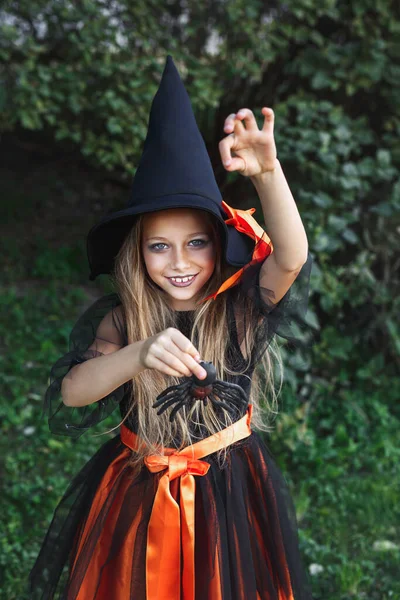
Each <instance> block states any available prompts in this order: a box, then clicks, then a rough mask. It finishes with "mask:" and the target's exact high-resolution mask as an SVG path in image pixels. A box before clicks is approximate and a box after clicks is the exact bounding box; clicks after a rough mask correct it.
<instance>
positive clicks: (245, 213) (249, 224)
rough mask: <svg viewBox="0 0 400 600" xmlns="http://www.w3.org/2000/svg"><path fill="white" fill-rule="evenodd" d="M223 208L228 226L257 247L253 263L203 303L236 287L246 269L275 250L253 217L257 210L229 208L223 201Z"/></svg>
mask: <svg viewBox="0 0 400 600" xmlns="http://www.w3.org/2000/svg"><path fill="white" fill-rule="evenodd" d="M222 207H223V209H224V210H225V212H226V213H227V214H228V215H229V218H228V219H226V220H225V223H226V225H232V226H233V227H235V229H237V231H240V232H241V233H244V234H245V235H248V236H249V237H251V238H252V239H253V240H254V242H255V246H254V250H253V255H252V258H251V261H250V262H249V263H248V264H247V265H245V266H244V267H242V268H241V269H240V270H239V271H236V273H234V274H233V275H232V276H231V277H228V279H226V281H224V282H223V284H222V285H221V286H220V287H219V288H218V290H217V291H216V292H215V293H214V294H210V295H209V296H207V297H206V298H204V299H203V300H202V302H205V301H206V300H209V299H210V298H213V299H214V300H215V298H216V297H217V296H218V294H221V293H222V292H225V291H226V290H227V289H228V288H230V287H232V286H234V285H236V284H237V283H238V282H239V281H240V279H241V277H242V275H243V272H244V270H245V268H246V267H248V266H249V265H252V264H255V263H257V262H260V261H263V260H264V259H265V258H267V256H269V255H270V254H271V252H272V251H273V249H274V247H273V245H272V242H271V240H270V238H269V237H268V235H267V234H266V233H265V231H264V229H263V228H262V227H261V225H259V224H258V223H257V221H256V220H255V219H254V218H253V217H252V216H251V215H252V214H253V213H254V212H255V210H256V209H255V208H249V209H248V210H241V209H238V208H233V207H232V206H229V204H227V203H226V202H224V200H222Z"/></svg>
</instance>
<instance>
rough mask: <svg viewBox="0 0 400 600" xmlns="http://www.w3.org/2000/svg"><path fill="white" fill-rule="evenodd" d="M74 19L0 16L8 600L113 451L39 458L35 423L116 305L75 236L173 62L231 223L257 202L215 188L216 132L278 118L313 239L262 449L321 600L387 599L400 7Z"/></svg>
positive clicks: (391, 582)
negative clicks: (293, 515)
mask: <svg viewBox="0 0 400 600" xmlns="http://www.w3.org/2000/svg"><path fill="white" fill-rule="evenodd" d="M71 4H72V5H71ZM71 4H70V3H67V2H63V1H51V2H50V1H49V2H46V1H39V0H29V1H27V0H25V1H20V2H7V3H2V5H1V8H0V61H1V64H0V83H1V87H0V127H1V132H2V134H1V167H0V175H1V205H0V222H1V225H0V234H1V235H0V257H1V258H0V260H1V264H0V267H1V289H0V292H1V295H0V298H1V300H0V302H1V306H0V308H1V310H0V348H1V352H0V361H1V363H0V393H1V404H0V419H1V438H0V450H1V462H0V475H1V478H2V481H3V486H2V493H1V496H0V506H1V513H0V514H1V517H0V526H1V535H0V581H1V582H2V583H1V588H2V592H1V594H2V595H1V598H4V599H5V600H16V599H18V600H20V599H21V598H23V597H24V591H23V590H24V585H25V582H26V578H27V574H28V571H29V569H30V567H31V566H32V564H33V562H34V560H35V558H36V555H37V553H38V550H39V546H40V543H41V540H42V538H43V536H44V534H45V531H46V529H47V527H48V525H49V522H50V520H51V516H52V511H53V510H54V507H55V505H56V503H57V502H58V501H59V499H60V497H61V495H62V493H63V491H64V490H65V488H66V486H67V484H68V481H69V480H70V479H71V477H72V476H73V475H74V474H75V473H76V472H77V471H78V469H79V468H80V467H81V466H82V465H83V464H84V463H85V462H86V461H87V460H88V459H89V458H90V457H91V456H92V454H93V453H94V451H95V450H96V448H97V447H99V446H100V445H101V444H102V443H104V441H105V439H108V437H107V436H103V437H100V438H93V437H90V435H86V436H84V437H83V438H81V439H80V440H79V441H78V442H77V443H73V442H72V441H70V440H68V439H64V438H56V437H55V436H51V435H50V434H49V432H48V428H47V423H46V421H45V419H44V418H43V417H42V415H41V405H42V401H43V395H44V392H45V389H46V386H47V377H48V373H49V369H50V366H51V365H52V364H53V363H54V362H55V360H56V359H57V358H58V357H59V356H60V355H61V354H64V353H65V352H66V351H67V345H68V335H69V332H70V330H71V327H72V325H73V324H74V322H75V321H76V319H77V317H78V316H79V315H80V314H81V312H82V311H83V309H84V308H85V307H86V306H88V305H89V304H90V303H91V302H92V301H93V300H94V299H95V298H96V297H97V296H99V295H101V294H102V293H104V291H105V290H108V289H109V282H108V280H107V278H106V277H104V276H102V277H100V278H99V280H98V281H96V282H89V281H88V265H87V262H86V255H85V235H86V233H87V231H88V229H89V227H90V226H91V225H92V224H94V223H95V222H96V221H97V220H98V219H99V217H100V216H101V215H103V214H104V213H105V212H106V211H107V210H110V209H112V208H114V209H116V208H120V207H123V206H125V204H126V202H127V198H128V193H129V185H130V182H131V180H132V176H133V174H134V172H135V165H136V164H137V162H138V159H139V158H140V154H141V150H142V144H143V141H144V137H145V135H146V131H147V119H148V114H149V110H150V104H151V100H152V98H153V96H154V93H155V92H156V90H157V87H158V84H159V81H160V77H161V73H162V70H163V67H164V64H165V59H166V56H167V54H172V56H173V58H174V61H175V63H176V65H177V67H178V69H179V71H180V73H181V76H182V79H183V80H184V82H185V85H186V87H187V90H188V92H189V95H190V98H191V100H192V105H193V109H194V112H195V115H196V119H197V121H198V124H199V128H200V130H201V132H202V134H203V137H204V139H205V142H206V144H207V148H208V151H209V154H210V158H211V160H212V164H213V167H214V170H215V175H216V178H217V181H218V184H219V185H220V189H221V192H222V194H223V197H224V199H225V200H226V201H227V202H228V203H229V204H231V205H233V206H237V207H242V208H248V207H250V206H253V205H254V206H257V196H256V193H255V190H254V188H253V186H252V184H251V182H250V181H249V180H248V179H246V178H244V177H242V176H240V175H238V174H235V173H232V174H228V173H227V172H225V170H224V169H223V167H222V164H221V160H220V156H219V150H218V142H219V141H220V139H221V138H222V137H223V136H224V135H225V134H224V132H223V123H224V120H225V118H226V117H227V116H228V114H230V113H231V112H236V111H237V110H238V109H239V108H242V107H248V108H251V109H252V110H253V111H254V113H255V115H256V118H257V120H258V122H259V124H261V122H262V118H261V113H260V110H261V108H262V106H270V107H271V108H273V110H274V111H275V119H276V121H275V137H276V143H277V149H278V158H279V160H280V162H281V164H282V167H283V170H284V173H285V175H286V177H287V179H288V182H289V185H290V187H291V189H292V192H293V195H294V197H295V199H296V202H297V204H298V207H299V210H300V214H301V216H302V219H303V222H304V224H305V227H306V231H307V234H308V240H309V247H310V251H311V253H312V254H313V257H314V267H313V275H312V282H311V288H312V289H311V296H310V309H309V313H308V320H309V324H310V339H311V340H312V344H311V346H310V349H309V350H308V351H307V352H306V353H304V352H303V353H302V354H299V353H297V352H296V353H293V352H289V351H288V349H287V348H283V349H282V352H283V354H284V362H285V367H286V369H285V373H286V383H285V387H284V389H283V392H282V395H281V398H280V402H281V405H280V414H279V415H278V417H277V419H276V423H275V424H276V429H275V432H274V433H273V434H272V435H271V436H270V438H269V440H268V443H269V445H270V446H271V448H272V450H273V452H274V454H275V456H276V457H277V459H278V462H279V464H280V466H281V468H282V470H283V472H284V474H285V476H286V478H287V480H288V482H289V484H290V487H291V490H292V493H293V497H294V500H295V503H296V509H297V515H298V520H299V527H300V541H301V550H302V553H303V556H304V560H305V563H306V565H307V567H309V566H310V565H313V564H314V565H315V564H317V565H320V566H321V569H320V572H319V573H318V574H314V575H310V578H311V581H312V586H313V591H314V595H315V599H316V600H347V599H357V600H358V599H360V600H361V599H364V598H365V599H366V600H394V599H399V598H400V584H399V578H398V566H399V558H400V551H399V548H400V541H399V529H400V528H399V523H400V519H399V513H400V510H399V502H398V500H399V491H400V490H399V481H400V479H399V459H400V449H399V446H400V445H399V421H400V403H399V396H400V378H399V363H400V325H399V319H398V315H399V263H400V257H399V254H400V253H399V247H400V245H399V234H400V219H399V207H400V178H399V165H400V145H399V134H400V119H399V112H400V110H399V97H400V61H399V58H400V44H399V41H398V40H399V33H400V18H399V12H400V9H399V6H398V3H396V2H394V1H393V2H390V1H388V0H379V1H377V0H374V1H372V0H363V1H361V0H360V1H354V0H350V1H348V0H343V1H341V2H339V1H334V0H319V1H317V0H299V1H296V2H292V1H290V0H289V1H288V2H285V3H277V2H268V3H267V2H261V1H256V0H229V2H223V1H221V0H219V1H216V0H215V1H212V0H209V1H207V2H206V1H203V0H197V1H189V2H185V3H184V2H176V1H170V2H161V1H158V0H157V1H156V0H146V1H140V2H139V1H137V2H132V1H131V0H120V1H119V2H115V3H111V2H100V0H97V1H95V0H87V1H81V2H76V3H71ZM256 214H258V215H260V213H259V212H257V213H256ZM266 228H267V231H268V224H266ZM116 422H117V421H116V420H115V419H114V424H115V423H116ZM106 425H107V426H108V425H109V427H111V426H112V425H113V419H110V421H109V422H107V424H106ZM103 429H104V427H102V426H101V427H100V428H99V431H102V430H103Z"/></svg>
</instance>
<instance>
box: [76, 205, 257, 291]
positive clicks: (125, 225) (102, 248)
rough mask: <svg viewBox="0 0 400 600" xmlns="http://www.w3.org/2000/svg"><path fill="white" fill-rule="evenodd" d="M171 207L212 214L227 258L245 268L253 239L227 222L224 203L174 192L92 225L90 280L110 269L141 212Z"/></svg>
mask: <svg viewBox="0 0 400 600" xmlns="http://www.w3.org/2000/svg"><path fill="white" fill-rule="evenodd" d="M170 208H197V209H199V210H204V211H206V212H209V213H211V214H213V215H214V216H215V217H216V218H217V220H218V221H219V223H220V224H221V226H222V231H223V233H224V240H223V245H224V248H223V250H224V255H225V258H226V261H227V262H228V263H229V264H230V265H232V266H235V267H242V266H244V265H245V264H247V263H248V262H249V261H250V260H251V257H252V253H253V250H254V241H253V240H252V239H251V238H250V237H249V236H247V235H244V234H242V233H240V232H239V231H237V230H236V229H235V228H234V227H233V226H227V225H226V223H225V221H224V218H227V215H226V214H225V212H224V210H223V208H222V206H221V207H220V206H218V205H217V204H216V203H215V202H214V201H212V200H210V199H209V198H206V197H204V196H200V195H195V194H173V195H171V196H162V197H160V198H156V199H154V198H152V200H151V202H147V203H143V204H136V205H134V206H130V207H127V208H125V209H123V210H120V211H116V212H113V213H110V214H108V215H106V216H105V217H103V219H102V220H101V221H100V223H97V224H96V225H94V226H93V227H92V228H91V230H90V231H89V233H88V236H87V242H86V247H87V256H88V261H89V266H90V279H91V280H93V279H95V278H96V277H97V276H98V275H101V274H107V273H110V272H111V269H112V267H113V263H114V259H115V257H116V255H117V254H118V251H119V250H120V248H121V245H122V243H123V241H124V239H125V237H126V236H127V235H128V233H129V231H130V230H131V228H132V227H133V225H134V223H135V220H136V218H137V217H138V216H139V215H141V214H143V213H148V212H155V211H160V210H168V209H170Z"/></svg>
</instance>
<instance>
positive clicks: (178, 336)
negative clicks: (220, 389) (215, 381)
mask: <svg viewBox="0 0 400 600" xmlns="http://www.w3.org/2000/svg"><path fill="white" fill-rule="evenodd" d="M170 339H171V342H172V343H173V344H174V345H175V346H176V347H177V351H181V352H182V353H183V356H182V355H181V356H180V358H181V360H182V361H183V362H184V363H185V364H186V365H187V367H188V368H189V369H190V370H191V373H194V374H195V375H196V377H198V378H199V379H204V378H205V377H207V372H206V371H205V369H203V367H201V366H200V365H199V364H198V363H197V362H196V358H197V357H199V359H200V355H199V352H198V350H197V349H196V348H195V347H194V346H193V344H192V342H191V341H190V340H189V339H188V338H187V337H186V336H184V335H183V333H182V332H181V331H179V329H174V330H173V331H172V333H171V337H170ZM168 347H169V346H168ZM191 357H193V359H191Z"/></svg>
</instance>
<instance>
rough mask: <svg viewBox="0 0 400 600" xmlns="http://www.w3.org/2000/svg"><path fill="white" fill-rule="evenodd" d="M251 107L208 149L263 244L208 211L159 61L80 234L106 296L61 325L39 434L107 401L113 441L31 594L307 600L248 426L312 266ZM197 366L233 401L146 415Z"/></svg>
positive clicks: (43, 558)
mask: <svg viewBox="0 0 400 600" xmlns="http://www.w3.org/2000/svg"><path fill="white" fill-rule="evenodd" d="M262 113H263V115H264V125H263V128H262V130H259V129H258V126H257V123H256V120H255V118H254V115H253V113H252V111H251V110H249V109H241V110H240V111H239V112H238V113H237V114H231V115H229V116H228V117H227V119H226V121H225V132H226V133H227V135H226V137H225V138H224V139H223V140H222V141H221V142H220V146H219V148H220V154H221V159H222V161H223V163H224V165H225V168H226V169H227V170H228V171H235V170H237V171H239V172H240V173H241V174H242V175H244V176H248V177H250V178H251V180H252V181H253V183H254V185H255V187H256V189H257V191H258V193H259V196H260V200H261V204H262V209H263V213H264V218H265V222H266V223H267V224H268V233H269V234H270V235H271V239H272V240H273V244H274V245H272V242H271V240H270V238H269V237H268V236H267V235H266V233H265V232H264V231H263V230H262V228H261V227H260V226H259V225H258V224H257V222H256V221H255V220H254V219H253V217H252V216H251V214H252V212H253V209H250V210H249V211H241V210H235V209H234V208H232V207H230V206H229V205H228V204H226V203H225V202H223V201H222V198H221V196H220V193H219V190H218V187H217V185H216V182H215V179H214V176H213V173H212V168H211V164H210V161H209V158H208V154H207V151H206V148H205V145H204V142H203V140H202V138H201V134H200V132H199V131H198V128H197V125H196V122H195V119H194V115H193V112H192V108H191V105H190V100H189V98H188V96H187V92H186V90H185V88H184V86H183V83H182V81H181V79H180V77H179V74H178V72H177V70H176V68H175V65H174V63H173V60H172V57H171V56H170V55H168V58H167V62H166V66H165V69H164V72H163V77H162V80H161V83H160V87H159V89H158V92H157V94H156V96H155V98H154V99H153V103H152V108H151V113H150V120H149V130H148V135H147V137H146V141H145V144H144V151H143V155H142V158H141V161H140V163H139V166H138V169H137V171H136V174H135V178H134V183H133V187H132V194H131V199H130V202H129V204H128V207H127V208H126V209H124V210H121V211H118V212H115V213H111V214H109V215H106V217H104V218H103V219H102V221H101V222H100V224H98V225H96V226H94V227H93V228H92V230H91V231H90V232H89V235H88V246H87V247H88V258H89V263H90V266H91V276H90V277H91V279H94V278H95V277H96V276H97V275H98V274H100V273H110V274H111V275H112V279H113V282H114V284H115V286H116V289H117V292H113V293H111V294H108V295H106V296H104V297H103V298H101V299H100V300H98V301H97V302H95V303H94V304H93V305H92V306H91V307H90V308H89V309H88V310H87V311H86V312H85V313H84V315H83V316H82V317H81V318H80V319H79V320H78V322H77V323H76V325H75V327H74V329H73V331H72V333H71V342H70V350H69V352H68V353H67V354H66V355H65V356H63V357H61V358H60V359H59V360H58V361H57V363H56V364H55V365H54V366H53V368H52V371H51V377H50V380H51V383H50V386H49V388H48V390H47V392H46V399H45V400H46V408H47V411H48V416H49V425H50V429H51V430H52V431H53V432H56V433H61V434H64V435H70V436H71V437H75V438H76V437H78V436H79V435H81V434H82V433H83V432H85V431H86V430H87V429H89V428H90V427H92V426H93V425H95V424H97V423H99V422H101V421H102V420H103V419H104V418H106V416H108V415H109V414H110V413H111V412H112V411H113V410H114V409H115V408H116V407H117V406H118V407H119V410H120V414H121V417H122V420H121V423H120V433H119V434H117V435H116V436H115V437H113V438H112V439H110V440H109V441H107V442H105V444H104V445H103V446H102V447H101V448H100V449H99V450H98V451H97V453H96V454H95V455H94V456H93V457H92V459H91V460H90V461H89V462H88V463H87V464H86V465H85V466H84V467H83V469H82V470H81V471H80V472H79V473H78V474H77V476H76V477H75V478H74V479H73V481H72V482H71V484H70V486H69V487H68V489H67V491H66V493H65V495H64V497H63V498H62V500H61V501H60V503H59V505H58V506H57V508H56V510H55V513H54V517H53V520H52V522H51V524H50V527H49V530H48V532H47V535H46V537H45V539H44V541H43V544H42V548H41V550H40V553H39V556H38V558H37V560H36V562H35V564H34V566H33V568H32V570H31V573H30V577H29V587H30V594H31V596H30V597H31V598H41V599H44V598H46V599H48V598H55V597H57V598H66V599H68V600H94V599H96V600H99V599H113V600H130V599H134V600H145V599H146V600H178V599H182V600H195V599H196V600H203V599H204V600H205V599H208V598H210V599H212V600H239V599H240V600H244V599H246V600H253V599H254V600H261V599H262V600H293V599H294V600H300V599H301V600H304V599H307V600H309V599H310V598H311V593H310V590H309V588H308V583H307V576H306V574H305V571H304V568H303V566H302V563H301V558H300V554H299V548H298V539H297V527H296V517H295V512H294V507H293V504H292V501H291V499H290V496H289V493H288V488H287V486H286V483H285V481H284V479H283V477H282V475H281V474H280V472H279V470H278V468H277V466H276V464H275V462H274V460H273V457H272V456H271V454H270V452H269V450H268V448H267V446H266V445H265V444H264V442H263V440H262V438H261V436H260V435H259V434H258V433H257V432H256V431H255V429H259V430H264V431H269V430H270V428H269V426H268V419H269V417H270V415H271V414H272V413H273V409H274V405H275V404H276V392H275V388H274V383H273V363H272V358H271V357H273V356H274V355H275V354H276V348H275V345H276V340H275V339H274V336H275V334H277V333H279V335H281V336H282V337H285V338H286V339H291V340H295V335H294V334H293V329H292V324H293V322H294V321H296V322H297V323H300V324H301V322H302V318H303V317H304V315H305V312H306V306H307V297H308V283H309V277H310V271H311V257H310V254H309V253H308V245H307V238H306V234H305V231H304V227H303V225H302V222H301V219H300V216H299V213H298V211H297V208H296V205H295V202H294V200H293V197H292V195H291V193H290V190H289V187H288V185H287V183H286V180H285V177H284V175H283V172H282V169H281V166H280V164H279V161H278V160H277V157H276V148H275V143H274V138H273V122H274V115H273V111H272V110H271V109H270V108H267V107H264V108H263V109H262ZM244 124H245V126H244ZM232 152H233V153H234V156H232V155H231V153H232ZM276 357H277V359H278V362H279V354H276ZM202 360H205V361H211V362H212V363H213V364H214V366H215V367H216V370H217V375H218V378H219V379H220V380H224V381H225V382H227V383H234V384H236V385H239V386H240V387H241V388H242V390H243V391H244V393H245V395H246V397H247V399H248V402H247V406H246V407H244V408H243V409H240V408H239V406H240V405H239V404H237V403H234V402H232V403H231V406H230V410H225V409H224V408H223V406H222V404H221V402H220V400H218V398H216V397H215V395H214V396H213V395H212V394H211V393H210V392H209V391H208V392H207V394H208V396H206V399H208V400H209V401H208V402H206V401H204V400H201V399H200V400H196V401H193V402H192V403H191V404H190V405H189V404H188V405H184V406H183V407H182V408H181V410H179V411H178V412H177V413H176V415H175V418H173V419H171V418H170V417H171V411H172V408H173V407H170V408H168V409H167V410H165V411H164V412H158V411H157V410H156V409H155V408H154V407H153V404H154V402H155V400H156V398H157V397H158V396H159V394H160V393H162V392H163V391H164V390H165V389H166V388H168V387H169V386H171V385H174V384H180V383H181V382H182V381H186V378H190V377H192V376H195V377H197V378H198V379H199V380H202V379H204V378H205V377H206V372H205V370H204V368H203V366H202V365H203V363H202ZM258 363H259V364H260V366H261V367H263V368H262V369H257V371H256V369H255V368H256V365H257V364H258ZM261 377H263V378H264V385H261ZM183 378H184V379H183ZM267 391H268V392H269V394H270V396H271V398H272V401H271V402H270V403H269V402H268V401H267V398H265V402H264V406H263V404H262V402H261V392H264V393H265V392H267ZM265 395H267V394H266V393H265Z"/></svg>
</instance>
